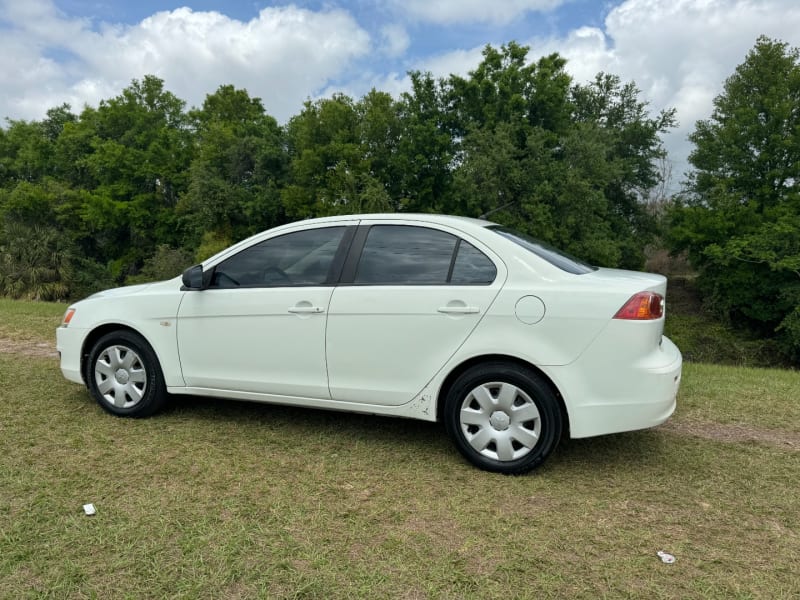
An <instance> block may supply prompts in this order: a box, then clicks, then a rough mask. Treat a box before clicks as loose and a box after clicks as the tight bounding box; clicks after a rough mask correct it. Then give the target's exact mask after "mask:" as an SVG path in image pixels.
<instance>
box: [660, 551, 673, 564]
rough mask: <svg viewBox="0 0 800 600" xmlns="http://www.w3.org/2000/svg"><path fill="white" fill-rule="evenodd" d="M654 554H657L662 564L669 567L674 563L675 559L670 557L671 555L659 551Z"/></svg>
mask: <svg viewBox="0 0 800 600" xmlns="http://www.w3.org/2000/svg"><path fill="white" fill-rule="evenodd" d="M656 554H658V555H659V556H660V557H661V562H663V563H666V564H668V565H671V564H672V563H674V562H675V557H674V556H672V554H669V553H667V552H664V551H662V550H659V551H658V552H656Z"/></svg>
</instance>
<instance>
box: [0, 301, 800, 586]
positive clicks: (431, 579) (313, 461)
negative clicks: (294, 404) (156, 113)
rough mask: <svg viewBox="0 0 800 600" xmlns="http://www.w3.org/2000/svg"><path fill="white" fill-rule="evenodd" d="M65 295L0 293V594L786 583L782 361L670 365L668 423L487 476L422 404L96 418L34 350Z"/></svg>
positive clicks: (793, 548)
mask: <svg viewBox="0 0 800 600" xmlns="http://www.w3.org/2000/svg"><path fill="white" fill-rule="evenodd" d="M63 310H64V306H61V305H55V304H30V303H19V302H10V301H4V300H0V313H2V314H3V315H4V317H5V318H4V319H2V323H0V350H2V351H0V598H25V597H52V598H67V597H70V598H122V597H124V598H160V597H177V598H261V597H275V598H351V597H356V598H358V597H363V598H379V597H380V598H383V597H386V598H389V597H391V598H490V597H497V598H533V597H542V596H543V597H565V598H568V597H569V598H571V597H586V598H589V597H591V598H596V597H609V598H618V597H622V598H625V597H629V598H686V597H701V598H706V597H708V598H796V597H798V596H800V497H799V495H798V492H797V486H798V481H800V402H798V398H800V373H798V372H792V371H780V370H766V369H745V368H737V367H727V366H724V367H723V366H712V365H703V364H688V365H686V368H685V372H684V381H683V386H682V389H681V395H680V398H679V408H678V411H677V412H676V414H675V416H674V417H673V419H671V421H670V422H669V423H668V424H667V426H665V427H662V428H658V429H655V430H650V431H642V432H635V433H627V434H620V435H614V436H606V437H602V438H595V439H587V440H573V441H568V440H567V441H565V442H564V443H562V445H561V446H560V447H559V448H558V449H557V450H556V453H555V454H554V455H553V456H552V457H551V459H550V460H549V462H548V463H547V464H546V465H545V467H544V468H542V469H540V470H539V471H537V472H535V473H534V474H531V475H527V476H523V477H504V476H500V475H493V474H489V473H485V472H482V471H479V470H477V469H475V468H472V467H470V466H469V465H467V464H466V463H465V462H464V461H463V460H462V459H461V458H460V455H459V454H458V453H457V452H456V450H455V449H454V448H453V447H452V446H451V444H450V443H449V441H448V440H447V439H446V437H445V434H444V431H443V429H442V428H441V427H440V426H438V425H434V424H430V423H421V422H414V421H405V420H393V419H385V418H377V417H367V416H357V415H348V414H339V413H328V412H323V411H313V410H300V409H291V408H284V407H276V406H266V405H257V404H245V403H235V402H222V401H213V400H208V399H197V398H176V399H175V400H174V401H173V402H172V403H171V404H170V406H169V407H168V409H167V410H166V411H165V412H164V413H162V414H160V415H158V416H157V417H154V418H152V419H147V420H126V419H118V418H115V417H112V416H110V415H107V414H106V413H104V412H103V411H102V410H101V409H100V408H99V407H98V406H97V405H96V404H94V403H93V401H91V400H90V399H89V396H88V394H87V392H86V391H85V390H84V389H83V388H81V387H80V386H76V385H74V384H70V383H68V382H66V381H65V380H63V378H62V377H61V375H60V372H59V371H58V368H57V362H56V359H55V358H53V357H52V356H47V355H46V354H47V353H46V352H45V353H42V352H39V350H38V349H40V348H43V347H44V346H38V344H43V345H45V346H46V345H47V344H51V343H52V336H53V332H52V330H53V328H54V327H55V326H56V325H57V324H58V322H59V320H60V318H61V314H62V313H63ZM29 349H34V350H32V351H28V350H29ZM87 502H93V503H94V504H95V505H96V507H97V511H98V512H97V515H95V516H93V517H87V516H84V514H83V512H82V509H81V506H82V505H83V504H84V503H87ZM659 550H665V551H667V552H670V553H672V554H674V555H675V556H676V558H677V561H676V562H675V563H674V564H672V565H666V564H663V563H662V562H661V561H660V560H659V558H658V557H657V556H656V552H657V551H659Z"/></svg>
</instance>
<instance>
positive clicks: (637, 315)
mask: <svg viewBox="0 0 800 600" xmlns="http://www.w3.org/2000/svg"><path fill="white" fill-rule="evenodd" d="M663 315H664V297H663V296H662V295H661V294H656V293H655V292H639V293H638V294H635V295H634V296H632V297H631V299H630V300H628V301H627V302H626V303H625V306H623V307H622V308H620V309H619V310H618V311H617V314H615V315H614V318H615V319H626V320H629V321H651V320H653V319H660V318H661V317H662V316H663Z"/></svg>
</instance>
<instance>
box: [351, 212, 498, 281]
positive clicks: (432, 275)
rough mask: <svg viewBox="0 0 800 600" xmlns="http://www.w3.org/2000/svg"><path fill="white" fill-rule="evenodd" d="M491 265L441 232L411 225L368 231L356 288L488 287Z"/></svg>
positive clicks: (493, 272) (467, 245) (493, 273)
mask: <svg viewBox="0 0 800 600" xmlns="http://www.w3.org/2000/svg"><path fill="white" fill-rule="evenodd" d="M496 275H497V269H496V268H495V266H494V263H493V262H492V261H491V260H489V258H488V257H487V256H486V255H485V254H483V253H482V252H481V251H480V250H478V249H477V248H475V247H474V246H473V245H472V244H470V243H468V242H466V241H464V240H462V239H460V238H458V237H456V236H454V235H451V234H449V233H446V232H444V231H439V230H437V229H429V228H427V227H415V226H410V225H374V226H372V227H371V228H370V230H369V234H368V235H367V239H366V242H365V244H364V248H363V250H362V252H361V258H360V260H359V263H358V268H357V270H356V275H355V279H354V283H355V284H356V285H447V284H457V285H487V284H490V283H491V282H492V281H494V279H495V276H496Z"/></svg>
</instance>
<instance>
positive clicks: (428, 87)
mask: <svg viewBox="0 0 800 600" xmlns="http://www.w3.org/2000/svg"><path fill="white" fill-rule="evenodd" d="M565 67H566V60H565V59H564V58H563V57H561V56H560V55H558V54H552V55H550V56H545V57H542V58H539V59H538V60H536V61H529V60H528V48H526V47H524V46H521V45H518V44H516V43H514V42H511V43H509V44H507V45H504V46H501V47H500V48H494V47H492V46H487V47H486V48H485V49H484V51H483V57H482V60H481V62H480V64H479V65H478V66H477V67H476V68H475V70H473V71H471V72H470V73H469V74H468V75H467V76H465V77H462V76H458V75H450V76H448V77H445V78H440V79H435V78H434V77H433V76H432V75H431V74H430V73H423V72H411V73H409V77H410V89H409V91H408V92H406V93H404V94H402V95H401V96H400V97H399V98H393V97H392V96H391V95H389V94H387V93H385V92H382V91H379V90H375V89H373V90H372V91H370V92H369V93H367V94H366V95H364V96H363V97H361V98H358V99H354V98H350V97H348V96H345V95H341V94H335V95H333V96H331V97H329V98H323V99H320V100H315V101H310V100H309V101H307V102H306V103H305V104H304V105H303V107H302V109H301V110H300V112H299V113H298V114H297V115H295V116H293V117H292V118H290V119H289V120H288V122H287V123H286V124H285V125H280V124H279V123H278V122H277V121H276V120H275V119H274V118H273V117H272V116H270V115H269V114H267V113H266V111H265V110H264V106H263V104H262V102H261V100H260V99H259V98H253V97H251V96H250V95H249V94H248V93H247V91H246V90H243V89H237V88H235V87H233V86H231V85H222V86H220V87H219V88H218V89H217V90H216V91H215V92H214V93H211V94H209V95H207V96H206V98H205V100H204V102H203V104H202V106H200V107H193V108H187V106H186V103H185V102H184V101H183V100H181V99H179V98H177V97H176V96H175V95H174V94H172V93H171V92H170V91H168V90H167V89H166V88H165V85H164V82H163V81H162V80H160V79H158V78H157V77H154V76H145V77H144V78H143V79H141V80H133V81H132V82H131V84H130V85H129V86H128V87H127V88H125V89H124V90H122V92H121V93H120V94H119V95H118V96H116V97H114V98H110V99H107V100H103V101H101V102H100V103H99V104H98V106H97V107H89V106H87V107H85V108H84V109H83V110H82V111H81V112H80V113H75V112H73V111H72V108H71V107H70V106H69V105H66V104H63V105H61V106H58V107H55V108H53V109H51V110H49V111H47V114H46V117H45V118H44V119H42V120H40V121H21V120H9V121H7V122H6V126H5V127H2V128H0V295H6V296H11V297H25V298H36V299H44V300H62V299H67V298H74V297H81V296H85V295H87V294H89V293H91V292H93V291H96V290H98V289H102V288H106V287H112V286H114V285H119V284H123V283H133V282H137V281H144V280H151V279H157V278H165V277H170V276H173V275H176V274H177V273H179V272H180V270H181V269H182V268H184V267H185V266H187V265H188V264H190V263H192V262H196V261H200V260H202V259H204V258H206V257H208V256H210V255H211V254H213V253H214V252H216V251H218V250H220V249H222V248H224V247H226V246H228V245H229V244H230V243H232V242H234V241H237V240H239V239H242V238H244V237H246V236H248V235H251V234H253V233H255V232H257V231H260V230H263V229H266V228H269V227H272V226H275V225H279V224H282V223H286V222H289V221H293V220H298V219H304V218H309V217H315V216H324V215H335V214H350V213H361V212H436V213H449V214H460V215H466V216H473V217H477V216H480V215H482V214H485V213H489V212H492V211H494V212H493V214H492V215H491V219H492V220H494V221H497V222H500V223H502V224H504V225H508V226H512V227H515V228H517V229H519V230H522V231H524V232H526V233H529V234H531V235H533V236H535V237H537V238H539V239H541V240H543V241H545V242H548V243H550V244H553V245H554V246H556V247H559V248H562V249H564V250H566V251H568V252H570V253H572V254H574V255H576V256H579V257H581V258H583V259H584V260H587V261H589V262H591V263H594V264H597V265H602V266H608V267H622V268H641V267H642V265H643V263H644V249H645V247H646V246H647V245H648V244H653V243H654V242H656V243H662V244H668V245H669V248H670V249H671V250H672V251H673V252H684V253H687V254H688V256H689V258H690V260H691V262H692V264H693V266H694V267H695V268H696V269H697V270H698V272H699V282H700V285H701V289H702V290H703V292H704V293H705V294H706V297H707V298H708V299H709V305H712V306H714V307H716V308H717V310H718V311H719V312H720V313H721V314H725V315H728V316H729V317H731V318H734V319H740V320H742V321H743V322H744V323H746V324H747V325H748V326H751V327H754V328H756V329H758V330H759V331H760V332H761V333H762V334H764V335H767V336H773V335H775V336H778V337H779V338H781V339H782V340H784V341H785V347H786V348H788V349H789V351H792V348H794V349H797V348H800V312H798V305H799V304H800V289H798V283H799V282H798V280H797V275H798V272H799V271H800V251H798V235H799V234H798V230H800V227H799V226H798V225H799V224H798V221H797V219H798V214H800V208H799V207H798V195H797V181H798V173H797V170H798V168H800V146H799V144H800V129H798V122H797V119H798V118H800V117H799V116H798V109H797V107H798V105H800V101H799V100H798V98H800V96H799V95H798V94H800V75H799V73H800V67H799V66H798V56H797V50H795V49H791V48H788V47H787V46H786V44H783V43H781V42H778V41H773V40H770V39H768V38H759V40H758V42H757V43H756V46H755V47H754V49H753V50H752V51H751V52H750V54H749V55H748V56H747V58H746V60H745V62H744V63H743V64H742V65H740V66H739V67H738V68H737V71H736V73H734V75H732V76H731V78H729V79H728V81H727V82H726V85H725V91H724V92H723V94H722V95H720V97H718V98H717V99H716V101H715V109H714V113H713V114H712V115H711V117H710V118H709V119H708V120H706V121H700V122H698V124H697V127H696V130H695V132H694V133H693V135H692V137H691V139H692V141H693V142H694V144H695V150H694V152H693V153H692V155H691V157H690V162H691V163H692V165H693V166H694V169H695V170H694V171H693V173H692V174H691V176H690V178H689V180H688V181H687V182H686V184H685V186H684V191H683V192H682V193H681V194H679V195H677V196H676V197H675V198H672V199H670V200H669V201H664V200H663V199H662V198H658V197H657V196H658V193H659V190H663V189H664V178H665V172H664V169H662V168H660V167H661V165H662V164H663V161H664V159H665V157H666V153H665V151H664V148H663V145H662V141H661V136H662V135H663V134H664V133H665V132H667V131H668V130H669V129H670V128H672V127H674V125H675V113H674V110H672V109H665V110H661V111H659V112H657V113H655V114H653V113H651V111H650V110H649V108H648V106H647V103H646V102H644V101H643V100H642V99H641V98H640V91H639V90H638V89H637V88H636V86H635V85H634V84H633V83H625V82H623V81H622V80H621V79H620V78H619V77H617V76H615V75H613V74H608V73H599V74H598V75H597V76H596V78H595V79H594V80H593V81H592V82H590V83H587V84H582V83H576V82H575V81H573V79H572V78H571V77H570V76H569V75H568V73H567V72H566V69H565ZM654 199H655V200H660V201H659V202H655V203H654V202H653V200H654ZM655 208H658V209H659V210H655Z"/></svg>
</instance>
